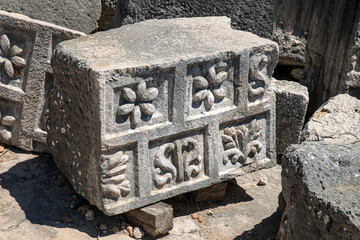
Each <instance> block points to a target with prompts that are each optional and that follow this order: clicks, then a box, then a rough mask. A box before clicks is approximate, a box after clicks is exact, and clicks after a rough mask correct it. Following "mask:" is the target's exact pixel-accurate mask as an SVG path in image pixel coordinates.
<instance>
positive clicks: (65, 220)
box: [61, 217, 73, 223]
mask: <svg viewBox="0 0 360 240" xmlns="http://www.w3.org/2000/svg"><path fill="white" fill-rule="evenodd" d="M61 221H62V222H65V223H72V222H73V220H72V219H71V217H63V218H61Z"/></svg>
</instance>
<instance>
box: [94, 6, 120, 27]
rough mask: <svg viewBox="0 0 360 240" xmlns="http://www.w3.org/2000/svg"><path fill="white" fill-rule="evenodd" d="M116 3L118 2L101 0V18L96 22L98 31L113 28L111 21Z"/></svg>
mask: <svg viewBox="0 0 360 240" xmlns="http://www.w3.org/2000/svg"><path fill="white" fill-rule="evenodd" d="M117 2H118V0H101V16H100V19H99V21H98V25H99V26H98V30H106V29H108V28H113V26H112V25H114V23H113V21H112V19H113V17H114V15H115V11H116V5H117ZM109 25H111V26H109Z"/></svg>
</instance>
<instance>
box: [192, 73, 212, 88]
mask: <svg viewBox="0 0 360 240" xmlns="http://www.w3.org/2000/svg"><path fill="white" fill-rule="evenodd" d="M194 86H195V88H196V89H203V88H208V86H209V83H208V81H207V80H206V78H204V77H202V76H197V77H195V78H194Z"/></svg>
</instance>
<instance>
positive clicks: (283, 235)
mask: <svg viewBox="0 0 360 240" xmlns="http://www.w3.org/2000/svg"><path fill="white" fill-rule="evenodd" d="M359 156H360V148H359V147H358V145H356V144H328V143H303V144H301V145H292V146H290V147H289V148H288V149H287V152H286V153H285V155H284V157H283V160H282V168H283V170H282V187H283V196H284V198H285V201H286V204H287V206H286V210H285V213H284V215H283V219H282V225H281V227H280V231H279V234H278V239H334V240H335V239H354V240H355V239H360V218H359V216H360V209H359V199H360V187H359V186H360V174H359V165H360V159H359Z"/></svg>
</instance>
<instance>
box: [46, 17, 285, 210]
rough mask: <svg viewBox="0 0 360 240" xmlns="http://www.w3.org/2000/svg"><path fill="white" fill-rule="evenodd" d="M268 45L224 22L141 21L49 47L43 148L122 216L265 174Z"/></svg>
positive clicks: (269, 118) (271, 108)
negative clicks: (259, 172) (51, 80)
mask: <svg viewBox="0 0 360 240" xmlns="http://www.w3.org/2000/svg"><path fill="white" fill-rule="evenodd" d="M277 59H278V48H277V45H276V43H274V42H272V41H270V40H267V39H262V38H260V37H257V36H256V35H254V34H251V33H247V32H242V31H237V30H233V29H231V27H230V19H229V18H226V17H208V18H189V19H185V18H184V19H181V18H180V19H166V20H148V21H144V22H141V23H136V24H132V25H126V26H123V27H121V28H118V29H113V30H109V31H106V32H101V33H96V34H94V35H91V36H88V37H81V38H78V39H74V40H70V41H66V42H63V43H61V44H60V45H58V47H57V50H56V52H55V55H54V57H53V59H52V66H53V69H54V76H55V77H54V89H53V94H52V95H51V101H50V120H49V125H50V130H49V132H48V138H47V141H48V144H49V146H50V147H51V151H52V154H53V156H54V159H55V161H56V163H57V165H58V166H59V168H60V169H61V171H62V172H63V173H64V174H65V176H66V177H67V178H68V179H69V181H70V182H71V183H72V184H73V186H74V188H75V189H76V191H77V192H78V193H79V194H81V195H82V196H84V197H85V198H86V199H88V200H89V201H90V203H91V204H94V205H96V206H98V207H99V209H101V210H103V211H104V212H105V213H106V214H108V215H114V214H120V213H122V212H126V211H129V210H132V209H136V208H139V207H141V206H144V205H147V204H150V203H154V202H157V201H160V200H162V199H166V198H169V197H172V196H175V195H178V194H181V193H185V192H190V191H194V190H197V189H200V188H204V187H208V186H210V185H212V184H215V183H219V182H221V181H225V180H227V179H232V178H234V177H236V176H238V175H243V174H245V173H247V172H250V171H254V170H257V169H261V168H268V167H271V166H274V165H275V163H276V161H275V144H274V143H275V139H274V138H275V135H274V131H275V118H274V117H275V99H274V93H273V92H272V91H270V90H269V84H270V82H271V75H272V73H273V69H274V67H275V65H276V63H277Z"/></svg>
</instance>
